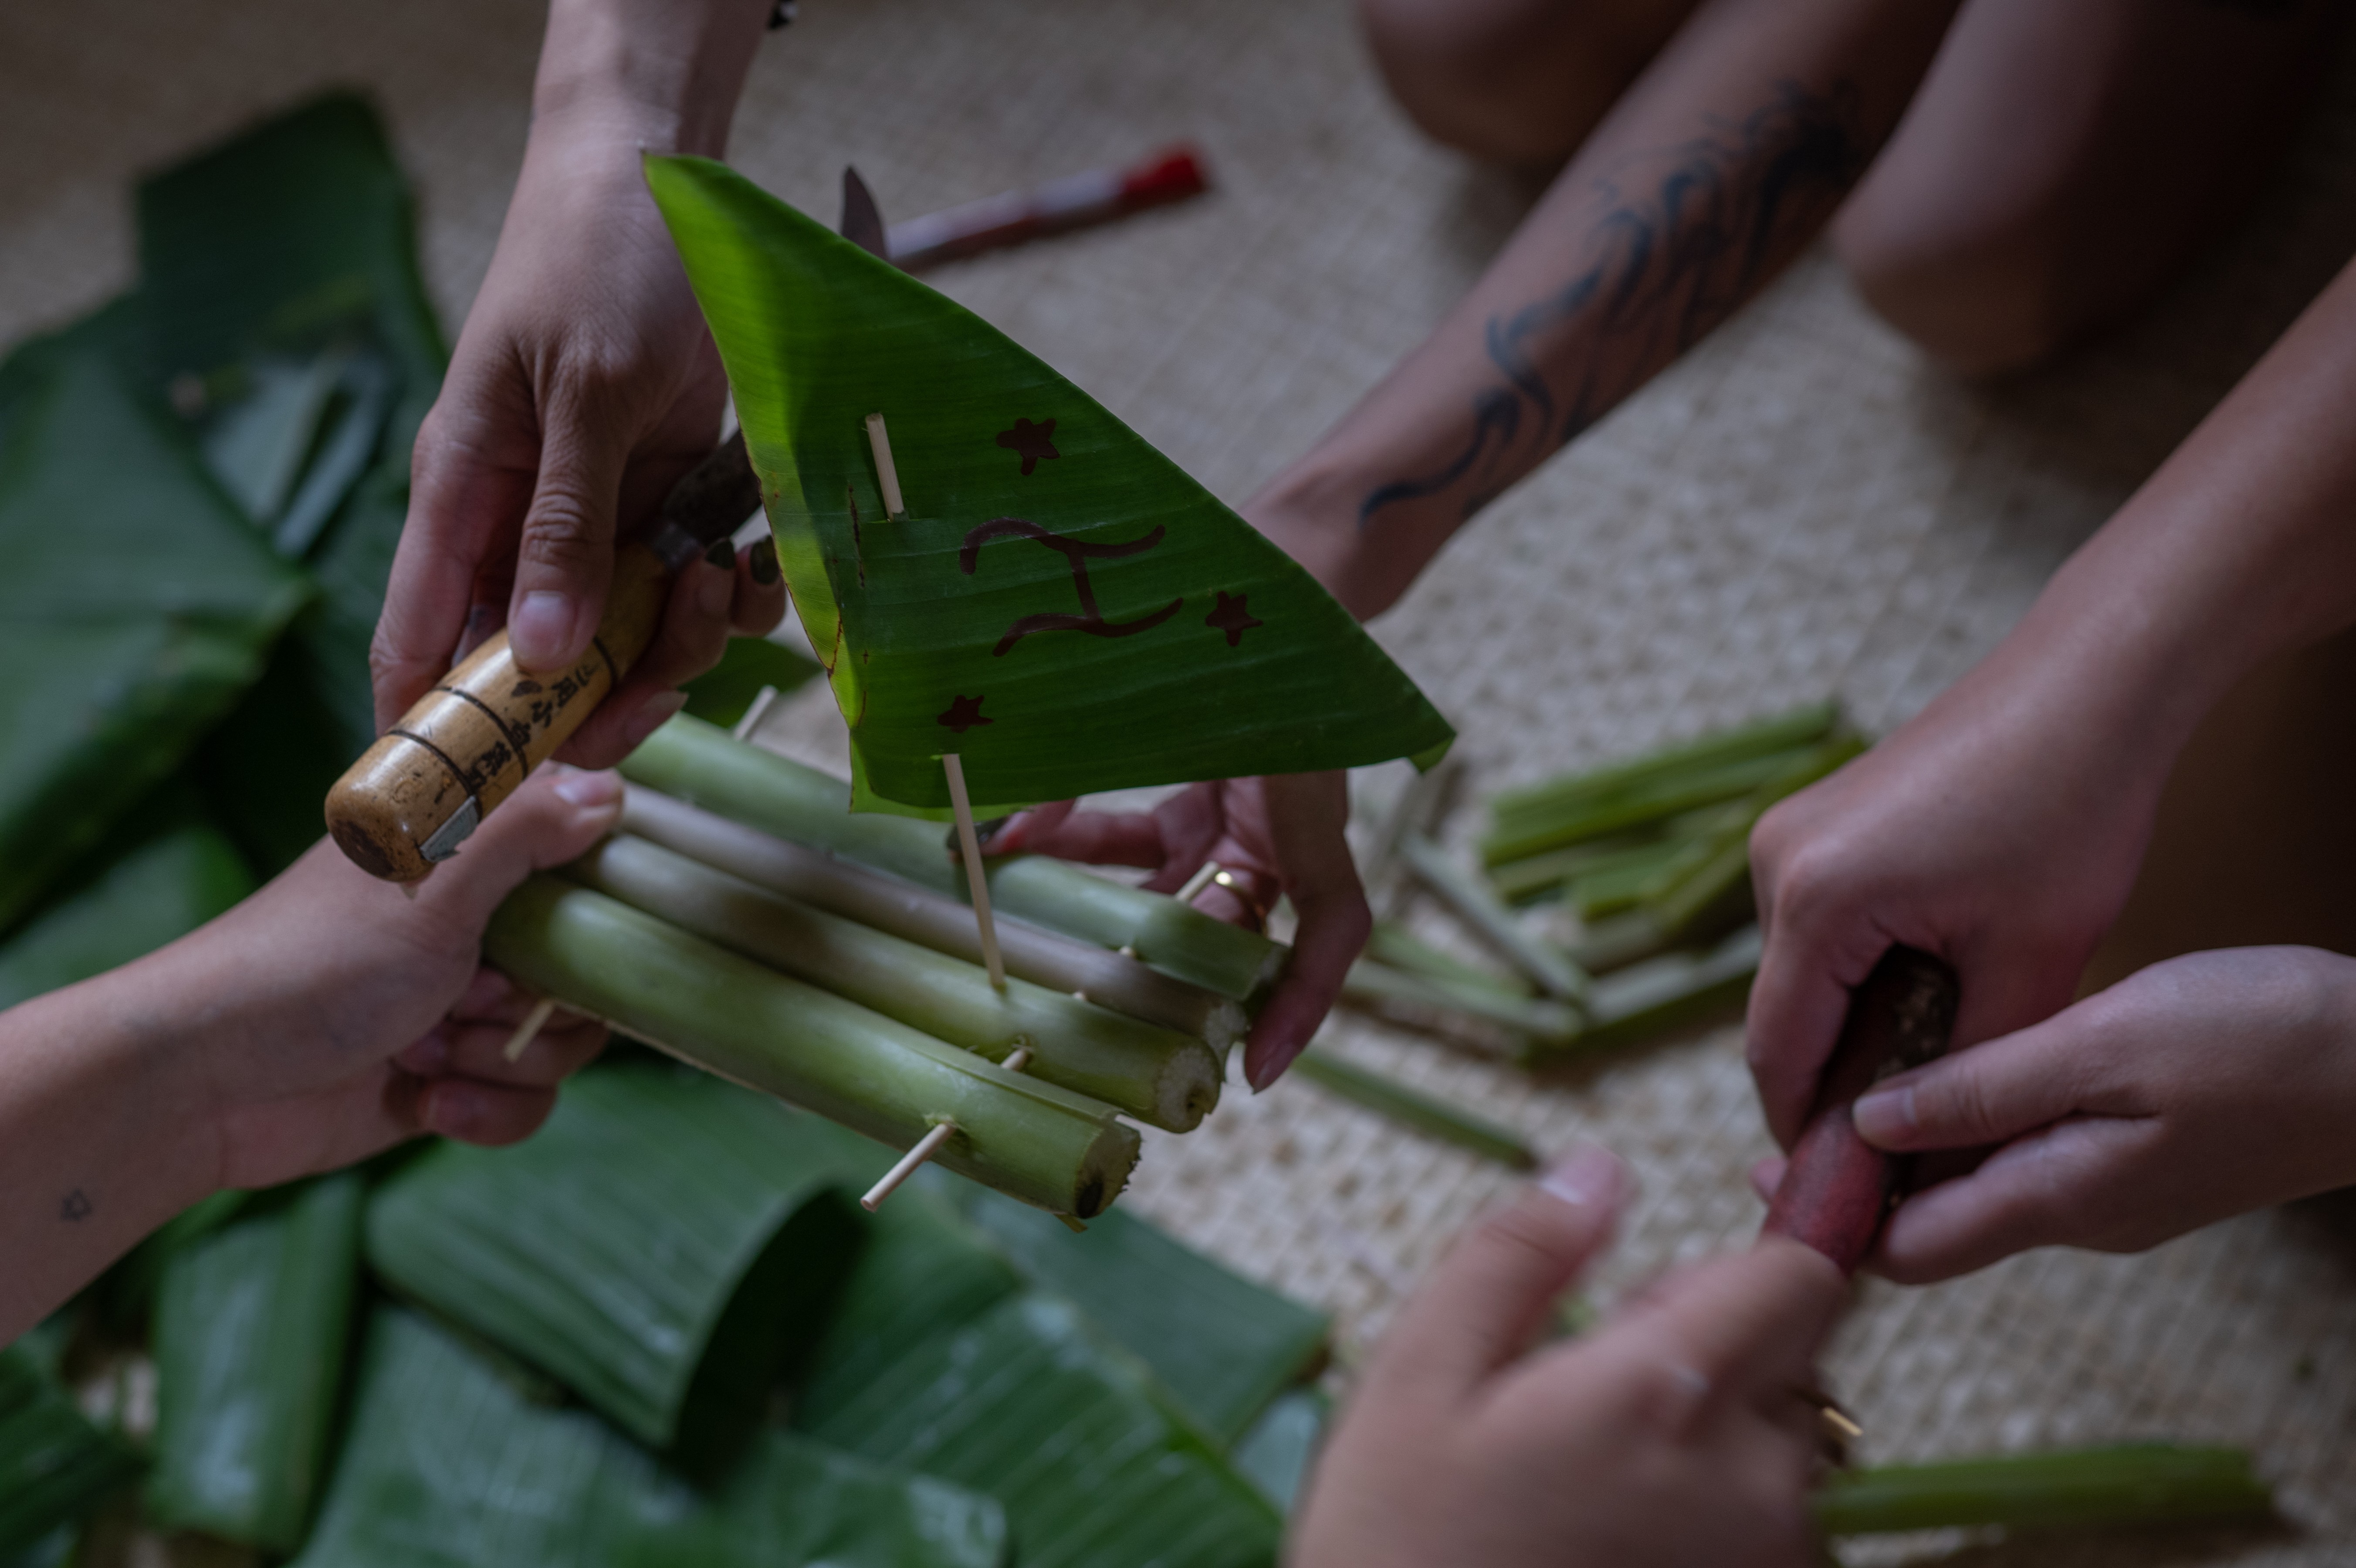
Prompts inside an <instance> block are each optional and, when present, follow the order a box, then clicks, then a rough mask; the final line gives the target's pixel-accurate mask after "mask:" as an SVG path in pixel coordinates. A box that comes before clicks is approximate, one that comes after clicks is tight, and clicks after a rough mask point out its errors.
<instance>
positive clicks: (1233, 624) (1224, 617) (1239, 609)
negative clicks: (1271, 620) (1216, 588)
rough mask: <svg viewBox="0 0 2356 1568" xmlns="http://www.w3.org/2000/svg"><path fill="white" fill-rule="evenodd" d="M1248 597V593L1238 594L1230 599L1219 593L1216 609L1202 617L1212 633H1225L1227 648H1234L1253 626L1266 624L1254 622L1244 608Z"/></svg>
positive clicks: (1265, 623)
mask: <svg viewBox="0 0 2356 1568" xmlns="http://www.w3.org/2000/svg"><path fill="white" fill-rule="evenodd" d="M1250 597H1251V595H1250V594H1248V593H1238V594H1236V595H1235V596H1234V597H1232V598H1230V597H1229V596H1228V595H1227V594H1226V592H1225V591H1221V592H1220V593H1219V605H1218V608H1217V609H1215V610H1213V611H1212V612H1211V613H1209V614H1207V615H1205V616H1204V617H1203V624H1205V626H1208V627H1210V628H1211V629H1212V630H1214V631H1219V632H1225V633H1226V635H1227V646H1229V647H1231V648H1232V647H1234V646H1235V645H1237V643H1240V642H1242V641H1243V640H1244V634H1245V633H1246V632H1248V631H1250V630H1251V629H1252V628H1253V627H1254V626H1265V625H1267V624H1268V623H1267V622H1265V621H1256V620H1254V619H1253V618H1252V615H1251V612H1249V611H1248V610H1246V609H1245V608H1244V601H1245V600H1247V599H1248V598H1250Z"/></svg>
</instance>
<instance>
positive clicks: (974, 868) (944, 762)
mask: <svg viewBox="0 0 2356 1568" xmlns="http://www.w3.org/2000/svg"><path fill="white" fill-rule="evenodd" d="M941 771H942V772H944V773H948V776H949V805H950V807H951V809H953V810H954V811H956V813H957V831H958V848H960V849H962V850H964V851H965V880H966V886H967V887H968V888H969V890H971V891H972V893H973V923H974V924H975V925H977V926H979V927H980V930H981V962H982V965H983V967H985V968H987V969H988V970H989V971H990V984H991V988H992V989H993V990H1000V991H1002V990H1004V989H1006V960H1005V959H1003V958H1001V957H1000V956H999V953H998V927H997V926H996V925H994V924H993V923H991V918H990V882H989V880H988V879H987V878H985V877H984V876H983V875H982V874H981V839H980V837H978V836H977V835H976V834H975V833H974V830H973V802H972V801H971V800H969V799H968V798H967V797H966V793H965V765H964V764H963V763H959V762H958V754H957V753H956V752H946V753H944V754H943V756H942V757H941Z"/></svg>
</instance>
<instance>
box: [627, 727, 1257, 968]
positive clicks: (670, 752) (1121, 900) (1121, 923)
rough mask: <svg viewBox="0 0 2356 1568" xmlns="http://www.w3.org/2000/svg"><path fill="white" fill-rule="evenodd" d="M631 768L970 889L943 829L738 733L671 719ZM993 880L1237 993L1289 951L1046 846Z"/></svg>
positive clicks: (1010, 899)
mask: <svg viewBox="0 0 2356 1568" xmlns="http://www.w3.org/2000/svg"><path fill="white" fill-rule="evenodd" d="M622 773H623V774H624V776H626V777H627V778H628V779H629V780H631V782H633V783H635V784H645V785H647V786H648V787H649V788H652V789H658V790H660V791H662V792H663V793H664V794H665V795H676V796H678V797H679V798H680V799H681V800H685V801H688V802H690V803H691V804H692V805H700V806H702V807H703V808H704V809H705V810H707V811H714V812H717V813H719V814H720V815H721V816H725V817H727V818H729V819H730V820H732V821H735V822H741V823H744V825H746V826H747V827H757V828H759V829H760V830H761V831H762V832H764V833H769V834H774V835H776V837H779V838H787V839H791V840H793V841H794V842H796V843H798V844H807V845H809V846H811V847H813V848H820V849H826V850H830V851H832V852H833V853H835V854H837V855H841V856H842V857H843V858H844V859H851V860H856V861H858V862H860V863H861V864H862V865H865V866H871V867H873V868H874V869H877V870H880V871H888V872H890V873H891V874H892V875H894V876H895V877H901V878H905V880H909V881H912V882H915V883H916V884H917V885H918V886H920V887H926V888H930V889H932V890H933V891H935V892H939V893H947V894H948V895H949V896H951V897H953V898H956V899H958V900H960V901H962V900H964V899H965V898H966V897H967V893H966V886H965V872H964V869H962V868H961V867H959V866H958V864H956V863H955V862H954V861H953V860H951V859H950V858H949V857H948V854H947V853H945V852H944V850H943V848H942V845H941V836H940V830H939V829H938V828H937V827H928V826H926V824H925V823H923V822H921V821H919V820H917V819H916V818H914V817H906V816H877V815H874V814H872V813H867V814H862V815H859V816H853V815H851V811H850V810H849V804H850V793H851V786H850V785H849V784H845V783H843V781H841V779H837V778H830V777H829V776H828V775H827V774H825V773H819V771H818V770H816V769H815V768H806V767H803V766H802V765H801V764H800V763H794V762H789V761H787V759H786V758H784V757H780V756H778V755H776V753H774V752H766V751H763V750H761V749H760V748H759V747H757V746H748V745H744V744H742V743H740V742H738V741H734V740H731V739H730V738H729V736H728V733H727V731H723V730H719V729H715V728H714V727H712V725H709V724H706V723H703V722H702V721H701V720H694V719H689V718H686V717H684V716H682V717H680V718H677V719H673V720H671V721H670V722H669V723H668V724H666V725H664V726H663V727H662V728H661V729H659V730H658V731H655V732H654V734H653V735H651V736H649V737H648V739H647V741H646V742H645V743H644V744H642V745H641V746H639V747H638V749H637V751H635V752H631V753H630V755H629V756H628V757H627V758H626V760H625V761H624V762H623V763H622ZM989 878H990V901H991V907H992V908H993V909H994V910H996V911H997V912H1000V913H1001V914H1008V915H1012V916H1014V917H1016V918H1017V919H1020V920H1027V921H1030V922H1031V923H1033V924H1035V925H1044V926H1045V927H1046V928H1047V929H1048V930H1050V931H1059V932H1061V933H1064V934H1065V935H1066V936H1073V937H1077V938H1079V939H1081V940H1082V941H1085V942H1092V943H1095V944H1097V945H1098V946H1100V947H1108V948H1123V947H1125V948H1128V949H1129V950H1130V951H1131V952H1133V953H1134V954H1135V955H1137V956H1138V958H1140V959H1141V960H1142V961H1143V962H1144V963H1146V964H1149V965H1151V966H1152V967H1154V968H1156V969H1159V970H1161V971H1162V973H1163V974H1165V975H1173V976H1177V977H1178V978H1179V979H1181V980H1185V981H1188V982H1190V983H1192V984H1194V985H1197V986H1202V987H1207V988H1209V989H1211V990H1214V991H1216V992H1218V993H1219V994H1220V995H1221V996H1223V997H1230V998H1232V999H1234V1000H1236V1001H1244V1000H1247V999H1248V998H1249V997H1251V996H1252V995H1253V994H1254V993H1255V992H1256V991H1258V989H1259V988H1260V987H1261V986H1263V985H1265V984H1267V983H1268V982H1269V981H1270V980H1272V979H1274V978H1275V976H1276V975H1277V973H1278V971H1279V970H1280V969H1281V968H1282V967H1283V965H1284V957H1285V949H1284V948H1283V947H1282V946H1280V944H1276V943H1273V942H1270V941H1269V939H1268V938H1266V937H1264V936H1262V935H1260V934H1258V933H1257V932H1250V931H1246V930H1244V929H1243V928H1242V927H1240V926H1234V925H1228V924H1226V923H1225V922H1222V921H1216V920H1213V919H1212V918H1211V917H1210V916H1209V915H1206V914H1204V913H1202V912H1200V911H1198V910H1194V909H1190V908H1188V907H1187V906H1186V905H1184V904H1182V903H1180V902H1179V901H1177V900H1175V899H1173V898H1168V897H1165V896H1164V895H1162V894H1161V893H1150V892H1147V891H1144V890H1143V889H1141V888H1132V887H1128V886H1125V885H1124V884H1122V883H1119V882H1115V881H1111V880H1108V879H1106V878H1103V877H1099V876H1096V875H1094V874H1092V873H1090V872H1087V871H1084V870H1082V869H1079V868H1078V867H1076V866H1072V865H1067V864H1066V863H1065V862H1064V861H1061V860H1057V859H1051V858H1049V857H1046V856H1041V855H1010V856H1007V857H1004V858H1003V859H994V860H992V861H991V868H990V871H989Z"/></svg>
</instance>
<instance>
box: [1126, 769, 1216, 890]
mask: <svg viewBox="0 0 2356 1568" xmlns="http://www.w3.org/2000/svg"><path fill="white" fill-rule="evenodd" d="M1228 787H1229V785H1228V784H1226V782H1223V781H1220V780H1211V781H1208V782H1205V783H1202V784H1188V785H1187V786H1186V787H1185V788H1184V789H1183V790H1180V791H1179V792H1178V793H1177V794H1176V795H1172V796H1171V797H1170V798H1169V799H1167V800H1165V801H1163V802H1162V804H1161V805H1157V806H1155V807H1154V808H1153V820H1154V825H1155V826H1156V827H1159V828H1160V829H1161V832H1162V869H1160V870H1158V871H1156V872H1154V873H1153V875H1151V876H1150V877H1148V878H1146V879H1145V883H1144V885H1145V886H1146V887H1147V888H1148V889H1150V890H1151V891H1154V892H1157V893H1174V892H1176V891H1178V890H1179V889H1180V888H1183V887H1184V886H1185V885H1186V882H1187V879H1189V878H1191V877H1192V876H1194V873H1195V872H1196V871H1199V870H1201V869H1203V863H1204V862H1205V861H1206V860H1208V859H1211V852H1212V850H1213V849H1215V848H1217V846H1218V842H1219V840H1220V839H1221V838H1222V837H1225V836H1226V828H1227V809H1226V794H1227V790H1228Z"/></svg>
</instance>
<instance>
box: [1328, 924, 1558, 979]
mask: <svg viewBox="0 0 2356 1568" xmlns="http://www.w3.org/2000/svg"><path fill="white" fill-rule="evenodd" d="M1366 956H1367V957H1369V958H1371V959H1373V960H1375V962H1376V963H1377V964H1388V965H1391V966H1392V967H1394V968H1398V969H1407V970H1411V971H1413V972H1414V973H1416V974H1419V975H1429V976H1431V977H1432V978H1434V979H1436V980H1446V981H1449V982H1450V983H1451V984H1453V985H1458V986H1473V987H1480V988H1482V989H1483V990H1491V991H1494V992H1496V993H1497V994H1498V995H1499V996H1503V997H1527V996H1528V995H1529V994H1530V986H1529V982H1527V981H1526V980H1524V979H1523V978H1522V977H1521V976H1518V975H1513V976H1506V975H1494V974H1491V973H1490V972H1489V971H1488V970H1486V969H1483V968H1482V967H1480V966H1479V965H1475V964H1467V963H1465V962H1464V960H1462V958H1459V957H1457V956H1456V955H1454V954H1452V953H1443V952H1441V951H1440V949H1439V948H1437V947H1434V946H1432V945H1431V944H1430V943H1428V942H1426V941H1424V940H1423V939H1422V938H1421V937H1419V936H1417V935H1416V934H1415V933H1413V932H1411V931H1409V930H1408V929H1407V928H1406V927H1405V926H1403V925H1400V924H1399V923H1398V922H1396V921H1388V920H1378V921H1376V922H1375V929H1374V934H1373V935H1372V936H1370V937H1368V938H1367V941H1366Z"/></svg>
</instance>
